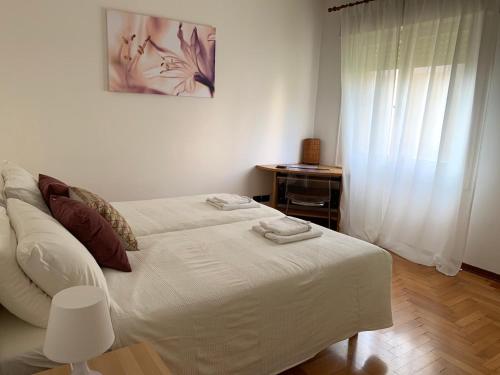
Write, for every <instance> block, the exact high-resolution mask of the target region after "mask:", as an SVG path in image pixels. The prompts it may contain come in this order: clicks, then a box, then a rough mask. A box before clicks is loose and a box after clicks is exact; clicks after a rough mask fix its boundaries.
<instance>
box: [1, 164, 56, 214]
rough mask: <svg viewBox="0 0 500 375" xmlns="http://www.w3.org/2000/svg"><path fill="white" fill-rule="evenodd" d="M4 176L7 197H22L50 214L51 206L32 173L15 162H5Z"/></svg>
mask: <svg viewBox="0 0 500 375" xmlns="http://www.w3.org/2000/svg"><path fill="white" fill-rule="evenodd" d="M2 176H3V179H4V184H5V187H4V193H5V197H6V198H7V199H8V198H17V199H20V200H22V201H23V202H26V203H29V204H31V205H32V206H35V207H36V208H38V209H40V210H42V211H43V212H45V213H46V214H49V215H50V211H49V208H48V207H47V205H46V204H45V201H44V200H43V196H42V193H41V192H40V189H39V188H38V182H37V181H36V179H35V177H33V175H32V174H31V173H29V172H28V171H27V170H26V169H23V168H21V167H20V166H18V165H16V164H14V163H11V162H5V163H4V165H3V168H2Z"/></svg>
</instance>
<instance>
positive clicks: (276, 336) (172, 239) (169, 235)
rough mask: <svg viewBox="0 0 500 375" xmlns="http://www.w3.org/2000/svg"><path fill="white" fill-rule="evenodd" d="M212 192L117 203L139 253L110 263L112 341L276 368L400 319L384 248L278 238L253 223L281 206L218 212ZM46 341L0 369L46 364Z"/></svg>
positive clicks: (242, 369) (35, 342)
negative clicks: (121, 263) (121, 266)
mask: <svg viewBox="0 0 500 375" xmlns="http://www.w3.org/2000/svg"><path fill="white" fill-rule="evenodd" d="M205 197H206V196H196V197H181V198H170V199H163V200H154V201H139V202H122V203H115V204H114V205H115V207H116V208H117V209H118V210H119V211H120V212H122V214H123V215H124V216H125V217H126V219H127V220H128V221H129V223H130V224H131V227H132V229H133V231H134V233H136V234H137V235H138V241H139V248H140V250H141V251H139V252H129V253H128V256H129V260H130V263H131V265H132V269H133V272H131V273H122V272H118V271H114V270H109V269H104V274H105V277H106V280H107V283H108V288H109V291H110V294H111V299H112V302H111V315H112V320H113V325H114V328H115V332H116V337H117V340H116V342H115V344H114V347H120V346H124V345H128V344H131V343H133V342H137V341H144V340H146V341H150V342H152V343H153V345H154V347H155V348H156V349H157V350H158V351H159V353H160V355H161V356H162V357H163V358H164V360H165V361H166V362H167V363H168V365H169V366H170V367H171V368H172V370H173V371H174V373H175V374H252V375H255V374H274V373H278V372H280V371H283V370H285V369H287V368H289V367H291V366H294V365H295V364H298V363H300V362H302V361H304V360H306V359H308V358H310V357H312V356H314V355H315V354H316V353H317V352H319V351H321V350H322V349H324V348H326V347H327V346H328V345H329V344H331V343H334V342H337V341H340V340H342V339H345V338H347V337H349V336H351V335H353V334H355V333H357V332H360V331H364V330H374V329H381V328H385V327H388V326H390V325H391V324H392V317H391V306H390V280H391V257H390V255H389V254H388V253H387V252H386V251H384V250H382V249H380V248H378V247H376V246H373V245H370V244H368V243H366V242H363V241H360V240H356V239H354V238H351V237H348V236H345V235H342V234H340V233H337V232H333V231H330V230H327V229H324V228H323V231H324V235H323V236H322V237H320V238H315V239H311V240H307V241H303V242H298V243H294V244H288V245H276V244H274V243H272V242H270V241H268V240H266V239H264V238H262V237H260V236H259V235H257V234H256V233H254V232H253V231H251V227H252V225H254V224H256V223H257V222H258V221H259V219H260V218H263V217H271V216H277V215H281V214H280V213H279V212H277V211H275V210H273V209H270V208H267V207H262V208H258V209H248V210H239V211H237V212H235V211H230V212H223V211H218V210H216V209H215V208H213V207H211V206H209V205H208V204H206V203H204V199H205ZM0 322H1V323H0V329H2V327H3V325H4V321H3V320H2V318H0ZM33 329H35V328H33ZM37 330H38V329H37ZM28 341H29V343H28ZM41 344H42V342H41V341H40V338H39V337H35V338H32V339H30V340H26V345H24V346H23V348H22V350H20V351H18V353H16V352H12V353H10V354H11V355H10V358H11V359H10V360H5V361H4V363H3V364H0V365H3V366H4V367H0V369H3V370H4V371H5V374H24V373H26V374H28V373H32V370H33V366H34V365H35V366H36V365H40V367H44V366H45V363H47V362H46V361H44V359H43V358H41V356H40V354H39V350H40V347H41ZM37 351H38V353H37ZM12 358H14V359H15V360H12ZM7 365H8V366H11V367H10V368H8V366H7ZM6 366H7V367H6ZM12 366H16V367H15V368H16V371H15V372H12V371H10V369H12V368H14V367H12ZM23 366H24V367H23ZM21 369H23V370H21ZM9 371H10V372H9Z"/></svg>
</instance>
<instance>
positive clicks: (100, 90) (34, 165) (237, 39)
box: [0, 0, 325, 200]
mask: <svg viewBox="0 0 500 375" xmlns="http://www.w3.org/2000/svg"><path fill="white" fill-rule="evenodd" d="M0 1H1V11H0V46H1V47H0V48H1V52H0V55H1V62H0V137H1V138H0V159H10V160H13V161H17V162H18V163H20V164H22V165H24V166H25V167H26V168H27V169H29V170H31V171H32V172H34V173H38V172H44V173H47V174H50V175H54V176H56V177H59V178H61V179H63V180H65V181H67V182H69V183H71V184H74V185H80V186H86V187H88V188H90V189H91V190H94V191H96V192H97V193H100V194H102V195H103V196H104V197H106V198H108V199H110V200H128V199H140V198H153V197H162V196H172V195H181V194H194V193H201V192H213V191H229V192H241V193H246V194H256V193H261V194H262V193H267V192H268V191H269V190H270V187H269V186H268V183H269V179H267V178H265V177H264V175H263V174H260V173H259V172H256V171H254V169H253V166H254V165H255V164H259V163H271V162H295V161H297V159H298V157H299V150H300V143H301V140H302V138H305V137H310V136H312V134H313V123H314V115H315V113H314V112H315V100H316V92H317V87H316V86H317V73H318V61H319V48H320V45H319V44H320V40H321V21H322V17H323V15H324V13H325V11H324V8H323V1H321V0H312V1H311V0H273V1H268V0H211V1H203V0H183V1H176V0H142V1H137V0H85V1H82V0H44V1H40V0H30V1H28V0H23V1H7V0H0ZM107 7H109V8H117V9H123V10H130V11H136V12H140V13H145V14H153V15H158V16H165V17H170V18H174V19H181V20H186V21H192V22H199V23H207V24H212V25H214V26H216V27H217V56H216V95H215V98H214V99H197V98H177V97H165V96H156V95H140V94H120V93H111V92H108V91H106V89H105V87H106V52H105V51H106V49H105V48H106V44H105V30H106V29H105V13H104V9H105V8H107Z"/></svg>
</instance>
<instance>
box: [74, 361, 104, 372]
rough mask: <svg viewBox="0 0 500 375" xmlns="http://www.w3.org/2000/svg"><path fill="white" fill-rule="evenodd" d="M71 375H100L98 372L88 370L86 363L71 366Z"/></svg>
mask: <svg viewBox="0 0 500 375" xmlns="http://www.w3.org/2000/svg"><path fill="white" fill-rule="evenodd" d="M71 375H102V374H101V373H100V372H99V371H94V370H91V369H89V366H88V365H87V362H78V363H72V364H71Z"/></svg>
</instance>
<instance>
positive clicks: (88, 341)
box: [43, 286, 115, 375]
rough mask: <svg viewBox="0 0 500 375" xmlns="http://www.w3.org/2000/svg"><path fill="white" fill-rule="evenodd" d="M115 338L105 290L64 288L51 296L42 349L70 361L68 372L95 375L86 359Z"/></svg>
mask: <svg viewBox="0 0 500 375" xmlns="http://www.w3.org/2000/svg"><path fill="white" fill-rule="evenodd" d="M114 340H115V334H114V332H113V327H112V325H111V317H110V314H109V305H108V302H107V297H106V293H105V292H104V291H103V290H102V289H101V288H97V287H93V286H76V287H72V288H68V289H64V290H62V291H61V292H59V293H57V294H56V295H55V296H54V298H53V299H52V304H51V306H50V315H49V323H48V326H47V333H46V336H45V344H44V346H43V352H44V354H45V356H46V357H47V358H49V359H50V360H52V361H55V362H59V363H70V364H71V369H72V373H71V374H72V375H89V374H91V375H99V374H100V372H97V371H93V370H90V369H89V367H88V366H87V362H86V361H87V360H88V359H91V358H93V357H96V356H98V355H100V354H102V353H104V352H105V351H106V350H108V349H109V348H110V346H111V345H112V344H113V342H114Z"/></svg>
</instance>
